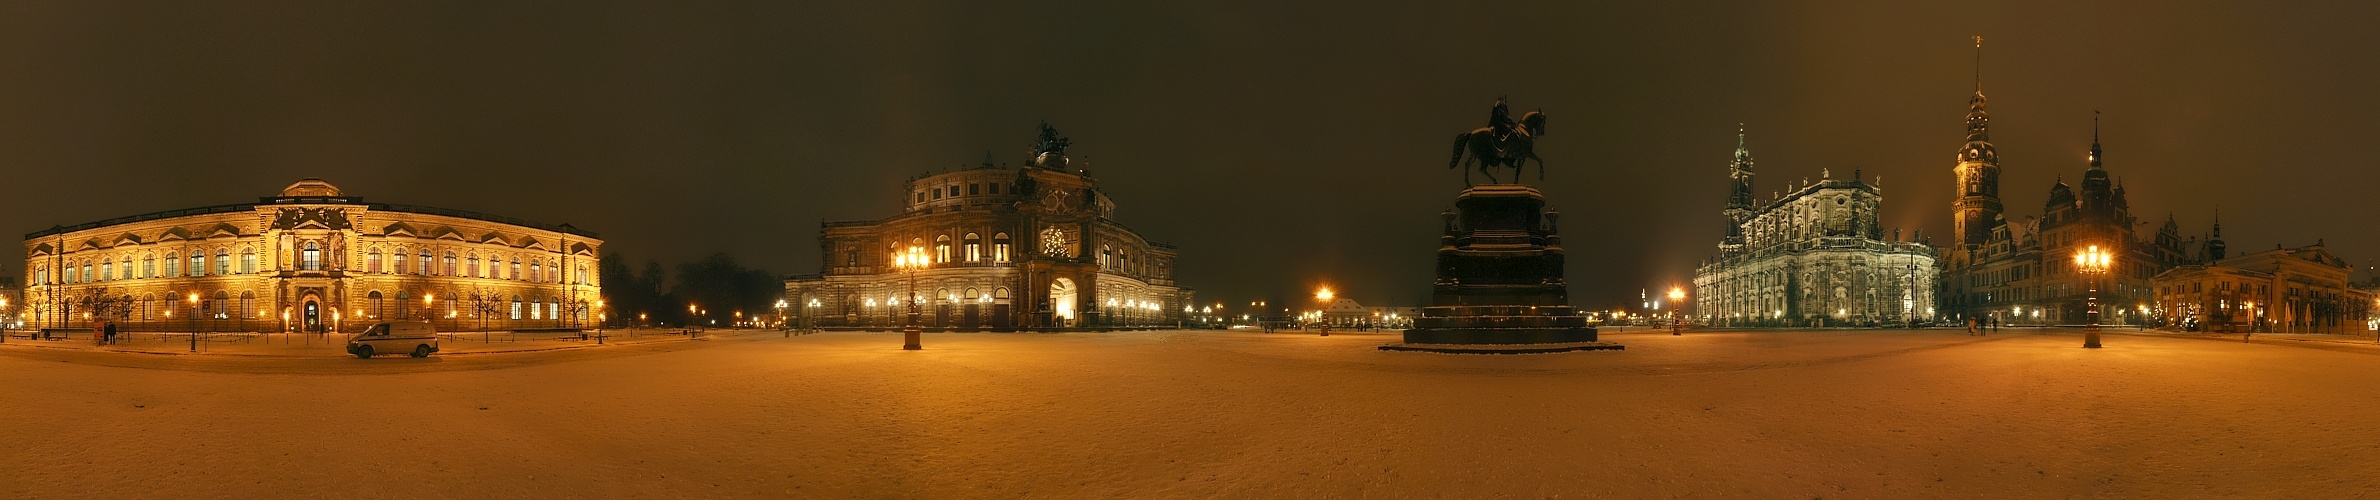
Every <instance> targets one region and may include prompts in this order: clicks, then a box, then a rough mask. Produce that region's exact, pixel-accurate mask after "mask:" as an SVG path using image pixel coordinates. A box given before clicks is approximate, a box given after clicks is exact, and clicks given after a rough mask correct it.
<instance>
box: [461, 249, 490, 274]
mask: <svg viewBox="0 0 2380 500" xmlns="http://www.w3.org/2000/svg"><path fill="white" fill-rule="evenodd" d="M463 276H464V277H466V278H469V277H478V278H485V277H488V276H487V275H485V274H480V271H479V254H471V257H469V258H466V259H463Z"/></svg>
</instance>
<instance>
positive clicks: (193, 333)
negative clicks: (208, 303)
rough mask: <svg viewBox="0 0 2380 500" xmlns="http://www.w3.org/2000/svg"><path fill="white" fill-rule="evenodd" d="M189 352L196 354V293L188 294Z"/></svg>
mask: <svg viewBox="0 0 2380 500" xmlns="http://www.w3.org/2000/svg"><path fill="white" fill-rule="evenodd" d="M190 352H198V293H196V292H192V293H191V294H190Z"/></svg>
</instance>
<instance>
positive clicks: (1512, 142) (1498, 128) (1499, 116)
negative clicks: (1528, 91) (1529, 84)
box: [1446, 98, 1545, 186]
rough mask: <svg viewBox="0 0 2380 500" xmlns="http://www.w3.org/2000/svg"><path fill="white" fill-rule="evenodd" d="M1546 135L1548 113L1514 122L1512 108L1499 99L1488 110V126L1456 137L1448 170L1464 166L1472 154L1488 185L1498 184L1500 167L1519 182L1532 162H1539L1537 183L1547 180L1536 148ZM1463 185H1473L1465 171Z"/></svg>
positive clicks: (1531, 113) (1447, 165)
mask: <svg viewBox="0 0 2380 500" xmlns="http://www.w3.org/2000/svg"><path fill="white" fill-rule="evenodd" d="M1542 135H1545V112H1544V111H1530V112H1528V113H1527V114H1523V115H1521V119H1520V120H1519V121H1517V122H1516V121H1514V120H1513V119H1512V111H1511V108H1509V107H1506V106H1505V105H1504V99H1503V98H1497V99H1496V107H1494V108H1491V109H1489V110H1488V126H1485V127H1480V128H1477V129H1473V130H1472V131H1470V132H1466V133H1463V134H1461V135H1456V136H1455V137H1454V158H1453V159H1451V160H1447V162H1446V168H1458V167H1462V166H1463V156H1464V155H1465V154H1469V155H1470V157H1471V163H1472V164H1473V165H1476V166H1477V167H1478V168H1479V172H1480V173H1482V174H1487V177H1488V183H1490V184H1497V183H1499V182H1498V181H1497V180H1496V173H1495V171H1494V170H1493V169H1494V168H1498V167H1505V168H1511V169H1512V180H1513V182H1514V183H1516V184H1517V183H1519V182H1520V177H1521V169H1522V167H1524V166H1526V165H1527V162H1528V161H1529V160H1537V180H1545V159H1544V158H1538V157H1537V152H1536V151H1535V149H1534V145H1535V143H1536V141H1537V137H1538V136H1542ZM1463 185H1465V186H1468V185H1471V171H1470V170H1464V171H1463Z"/></svg>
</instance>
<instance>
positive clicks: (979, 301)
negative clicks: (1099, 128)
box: [785, 125, 1191, 330]
mask: <svg viewBox="0 0 2380 500" xmlns="http://www.w3.org/2000/svg"><path fill="white" fill-rule="evenodd" d="M1068 145H1069V144H1068V141H1067V140H1066V139H1064V138H1061V137H1058V136H1057V132H1056V130H1053V129H1050V128H1049V127H1048V125H1043V126H1042V135H1041V140H1040V141H1039V143H1037V144H1036V145H1035V146H1034V148H1033V150H1032V151H1031V152H1030V153H1029V154H1028V161H1027V163H1026V165H1025V166H1023V167H1019V168H1013V169H1012V168H1004V167H1000V166H997V165H994V164H992V162H991V161H990V160H989V159H988V158H987V159H986V160H985V161H984V163H983V165H981V166H978V167H975V168H969V169H964V170H959V171H954V172H945V173H940V174H934V175H927V176H921V177H916V178H912V179H910V180H909V181H908V183H907V189H904V190H903V193H902V204H903V205H904V206H905V208H904V209H903V210H902V212H901V213H900V214H896V215H893V216H891V217H887V218H884V219H879V220H873V221H856V222H827V223H823V224H821V227H820V229H819V251H820V255H821V257H822V259H823V261H824V262H822V263H821V265H820V266H819V267H820V273H819V274H814V275H805V276H795V277H793V278H792V279H789V280H786V282H785V294H786V299H787V300H786V303H787V305H788V307H789V308H791V309H794V310H789V311H787V312H786V314H788V315H789V316H793V317H800V315H809V317H811V318H814V320H815V321H816V322H817V324H818V325H822V326H828V327H852V328H885V327H897V326H899V325H900V324H901V322H902V321H903V319H904V316H903V315H905V314H907V310H908V308H907V307H906V305H904V302H905V301H907V300H909V290H910V279H911V276H910V275H909V274H908V273H905V272H900V271H898V270H896V269H894V268H893V266H892V262H893V257H894V256H895V255H896V254H898V253H900V252H904V251H906V250H907V249H909V248H917V249H920V250H921V251H923V252H925V254H926V255H927V257H928V258H929V259H930V260H931V261H932V264H931V265H930V266H929V267H927V268H926V269H925V270H922V271H919V272H917V273H916V277H915V279H916V290H917V297H918V299H919V300H921V301H923V302H925V303H924V304H923V307H922V308H921V313H922V314H921V316H920V317H919V321H920V323H922V324H923V325H925V326H927V327H932V328H949V329H986V330H1011V329H1019V328H1068V327H1092V328H1111V327H1132V326H1158V325H1166V326H1171V325H1175V324H1177V323H1178V322H1179V321H1181V320H1182V318H1183V312H1182V308H1184V307H1187V306H1188V305H1189V304H1190V303H1191V291H1190V290H1188V289H1184V288H1181V287H1178V286H1176V285H1175V284H1174V274H1173V272H1174V271H1173V266H1174V259H1175V258H1176V252H1175V249H1174V247H1173V246H1172V245H1167V244H1164V243H1159V242H1154V241H1149V240H1148V239H1146V238H1143V237H1141V236H1140V234H1139V233H1136V232H1134V231H1133V230H1132V229H1131V228H1128V227H1125V226H1124V225H1123V224H1121V223H1118V222H1116V221H1115V220H1114V218H1113V217H1114V216H1115V212H1116V204H1115V201H1114V200H1111V199H1109V198H1108V196H1107V194H1106V193H1102V192H1100V190H1099V188H1098V183H1097V181H1096V180H1095V179H1093V178H1092V177H1091V174H1090V172H1089V171H1087V170H1075V171H1068V170H1066V166H1067V164H1068V159H1067V157H1066V155H1065V149H1066V147H1067V146H1068Z"/></svg>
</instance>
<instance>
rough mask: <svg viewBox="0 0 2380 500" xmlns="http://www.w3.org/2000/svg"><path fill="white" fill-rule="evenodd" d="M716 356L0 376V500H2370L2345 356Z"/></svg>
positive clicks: (1154, 337) (613, 353)
mask: <svg viewBox="0 0 2380 500" xmlns="http://www.w3.org/2000/svg"><path fill="white" fill-rule="evenodd" d="M1604 339H1605V340H1608V341H1614V342H1619V343H1622V344H1626V345H1627V350H1625V351H1603V352H1576V353H1564V354H1545V355H1448V354H1432V353H1410V352H1384V351H1380V350H1378V349H1377V346H1379V345H1381V344H1386V343H1391V342H1394V341H1395V340H1396V338H1395V337H1394V336H1393V335H1388V334H1351V333H1346V332H1338V333H1335V334H1334V335H1331V336H1329V337H1320V336H1315V335H1311V334H1310V333H1274V334H1263V333H1241V332H1216V331H1181V332H1117V333H1065V334H1014V333H1008V334H996V333H929V334H927V335H926V338H925V341H924V344H925V349H924V350H920V351H903V350H901V349H900V348H899V343H900V340H899V335H898V334H897V333H861V332H849V333H825V334H817V335H805V336H794V337H790V338H788V337H785V336H782V335H781V334H779V333H778V332H773V331H770V332H761V331H745V332H721V333H720V334H718V335H714V336H711V337H709V338H707V339H705V340H697V341H677V342H652V343H642V344H631V345H625V346H604V347H599V348H583V349H564V350H553V351H538V352H495V353H482V352H468V351H465V352H458V353H455V354H452V355H448V354H441V355H438V356H433V357H431V358H428V359H411V358H404V357H383V358H375V359H370V360H360V359H355V358H352V357H344V356H342V355H340V354H339V353H336V352H330V351H325V352H323V353H322V354H321V355H318V356H316V355H286V356H283V355H273V356H266V355H253V356H251V355H234V354H230V353H213V354H196V355H167V354H145V353H124V352H100V351H95V350H90V349H62V348H55V347H39V346H34V345H27V343H28V342H29V341H25V340H21V339H17V340H11V341H10V342H9V343H7V344H5V345H0V443H6V444H7V446H6V447H5V448H4V450H0V464H4V466H0V496H5V497H11V498H56V497H99V498H125V497H183V498H259V497H300V498H336V497H433V498H519V497H533V498H568V497H664V498H703V497H930V498H952V497H1125V498H1350V497H1384V498H1404V497H1435V496H1444V497H1460V498H1511V497H1572V498H1575V497H1589V498H1664V497H1757V498H1821V497H1822V498H1944V497H1994V498H2009V497H2113V498H2180V497H2218V496H2229V497H2258V498H2278V497H2294V498H2353V497H2357V496H2359V495H2368V494H2370V492H2372V491H2376V490H2380V467H2375V466H2374V465H2373V464H2375V463H2380V439H2375V438H2373V437H2371V435H2370V431H2369V429H2370V427H2371V423H2370V422H2371V419H2372V418H2373V416H2374V415H2376V414H2380V390H2375V388H2374V387H2373V384H2374V383H2375V381H2376V380H2380V345H2374V343H2373V340H2372V338H2371V337H2361V338H2355V337H2347V336H2257V337H2255V338H2253V339H2248V340H2247V341H2243V339H2241V338H2240V337H2237V336H2228V337H2217V336H2191V335H2178V334H2142V333H2138V332H2132V331H2128V330H2125V331H2115V330H2111V331H2110V332H2109V334H2108V335H2107V339H2106V345H2107V347H2106V348H2104V349H2083V348H2081V347H2080V344H2081V336H2080V333H2079V332H2077V331H2072V330H2032V329H2026V330H2022V331H2018V330H2008V331H2003V332H1999V333H1996V334H1992V335H1987V336H1968V335H1965V334H1964V333H1963V332H1960V331H1951V330H1918V331H1878V330H1821V331H1752V332H1698V331H1692V330H1689V331H1687V332H1686V334H1685V335H1682V336H1672V335H1669V334H1668V333H1667V332H1666V331H1661V332H1645V331H1627V332H1618V333H1612V332H1608V331H1607V332H1606V335H1605V336H1604Z"/></svg>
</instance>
